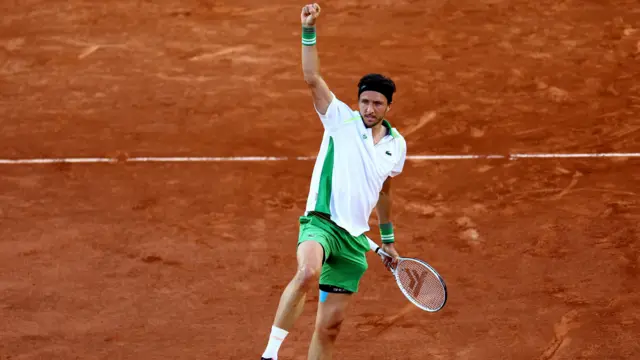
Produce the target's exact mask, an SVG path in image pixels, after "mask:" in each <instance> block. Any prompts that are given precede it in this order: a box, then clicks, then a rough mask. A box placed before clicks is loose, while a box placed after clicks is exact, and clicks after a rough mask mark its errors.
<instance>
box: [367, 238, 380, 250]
mask: <svg viewBox="0 0 640 360" xmlns="http://www.w3.org/2000/svg"><path fill="white" fill-rule="evenodd" d="M367 240H369V247H370V248H371V250H373V252H374V253H377V252H378V250H380V246H378V244H376V242H375V241H373V240H371V239H369V238H368V237H367Z"/></svg>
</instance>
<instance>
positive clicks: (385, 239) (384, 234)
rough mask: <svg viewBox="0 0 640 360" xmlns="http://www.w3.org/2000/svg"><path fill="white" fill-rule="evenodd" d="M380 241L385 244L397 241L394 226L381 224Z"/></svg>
mask: <svg viewBox="0 0 640 360" xmlns="http://www.w3.org/2000/svg"><path fill="white" fill-rule="evenodd" d="M380 239H381V240H382V243H383V244H391V243H394V242H395V241H396V239H395V236H394V235H393V224H391V223H386V224H380Z"/></svg>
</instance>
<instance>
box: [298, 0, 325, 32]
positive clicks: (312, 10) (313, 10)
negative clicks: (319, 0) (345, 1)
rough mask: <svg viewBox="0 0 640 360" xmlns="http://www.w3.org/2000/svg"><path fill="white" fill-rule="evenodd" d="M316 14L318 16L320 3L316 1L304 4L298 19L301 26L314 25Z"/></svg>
mask: <svg viewBox="0 0 640 360" xmlns="http://www.w3.org/2000/svg"><path fill="white" fill-rule="evenodd" d="M318 16H320V5H318V4H316V3H313V4H309V5H305V6H304V7H303V8H302V13H301V14H300V21H301V22H302V25H303V26H314V25H315V24H316V19H317V18H318Z"/></svg>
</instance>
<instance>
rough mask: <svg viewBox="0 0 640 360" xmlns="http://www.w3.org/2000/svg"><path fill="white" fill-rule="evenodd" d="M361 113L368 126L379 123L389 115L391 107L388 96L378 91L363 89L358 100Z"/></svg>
mask: <svg viewBox="0 0 640 360" xmlns="http://www.w3.org/2000/svg"><path fill="white" fill-rule="evenodd" d="M358 106H359V107H360V114H361V115H362V119H363V120H364V124H365V125H366V126H367V127H373V126H376V125H378V124H379V123H380V122H381V121H382V120H384V117H385V116H386V115H387V112H388V111H389V109H390V107H389V104H388V103H387V98H386V97H384V95H382V94H380V93H379V92H376V91H363V92H362V94H360V99H359V100H358Z"/></svg>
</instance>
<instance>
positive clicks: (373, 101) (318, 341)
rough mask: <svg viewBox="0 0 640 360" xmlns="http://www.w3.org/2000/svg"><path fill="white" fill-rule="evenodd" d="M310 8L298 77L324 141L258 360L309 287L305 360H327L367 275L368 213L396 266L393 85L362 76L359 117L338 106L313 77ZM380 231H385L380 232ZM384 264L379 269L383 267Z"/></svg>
mask: <svg viewBox="0 0 640 360" xmlns="http://www.w3.org/2000/svg"><path fill="white" fill-rule="evenodd" d="M319 15H320V6H318V5H317V4H311V5H306V6H304V7H303V9H302V12H301V16H300V20H301V23H302V71H303V75H304V81H305V83H306V84H307V87H308V88H309V90H310V93H311V98H312V100H313V105H314V107H315V110H316V113H317V114H318V117H319V118H320V120H321V121H322V125H323V127H324V134H323V137H322V142H321V145H320V150H319V153H318V156H317V158H316V162H315V165H314V169H313V174H312V176H311V182H310V186H309V194H308V196H307V205H306V208H305V213H304V215H303V216H301V217H300V219H299V223H300V228H299V234H298V239H297V243H296V245H297V247H296V259H297V270H296V272H295V274H294V275H293V277H292V278H291V279H290V280H289V282H288V284H287V286H286V287H285V289H284V291H283V292H282V295H281V297H280V302H279V304H278V308H277V310H276V315H275V319H274V321H273V324H272V327H271V334H270V336H269V341H268V343H267V347H266V349H265V351H264V352H263V354H262V359H264V360H269V359H271V360H277V358H278V351H279V348H280V346H281V344H282V342H283V341H284V339H285V337H286V336H287V335H288V334H289V331H290V330H291V329H292V327H293V325H294V323H295V322H296V320H297V319H298V317H299V316H300V314H301V312H302V310H303V306H304V303H305V299H306V296H307V293H308V292H309V290H310V289H312V288H313V287H315V286H317V288H316V289H319V291H320V296H319V304H318V310H317V315H316V323H315V329H314V332H313V336H312V339H311V344H310V346H309V353H308V360H321V359H322V360H329V359H331V357H332V352H333V348H334V344H335V342H336V339H337V336H338V333H339V332H340V327H341V324H342V322H343V320H344V318H345V314H346V309H347V305H348V304H349V301H350V299H351V298H352V295H353V294H354V293H356V292H357V291H358V288H359V283H360V280H361V278H362V276H363V274H364V273H365V271H366V270H367V267H368V264H367V260H366V252H367V251H369V250H370V247H369V242H368V238H367V237H366V235H365V233H366V231H368V230H369V225H368V220H369V218H370V215H371V213H372V211H373V210H374V208H375V209H376V210H377V212H378V216H379V218H380V221H381V222H380V224H381V225H380V226H381V228H380V229H381V234H382V236H383V245H382V246H383V249H384V251H386V252H387V253H389V254H390V255H391V256H392V257H393V258H394V260H393V262H395V261H397V258H398V256H399V255H398V253H397V252H396V251H395V249H394V247H393V241H392V240H393V233H392V232H391V233H389V231H388V230H389V229H390V209H391V207H390V205H391V200H390V182H389V181H388V179H389V178H390V177H392V176H396V175H398V174H400V172H401V171H402V165H403V164H404V159H405V153H406V143H405V141H404V138H403V137H402V136H401V135H400V134H399V133H398V132H397V130H396V129H395V128H393V127H392V126H391V124H390V123H389V122H388V121H387V120H386V119H385V116H386V114H387V113H388V112H389V110H390V104H391V101H392V97H393V93H394V92H395V84H394V82H393V81H392V80H391V79H389V78H387V77H385V76H383V75H381V74H367V75H365V76H363V77H362V78H361V79H360V81H359V82H358V105H359V111H356V110H352V109H351V108H350V107H349V106H348V105H347V104H345V103H344V102H342V101H340V100H338V99H337V98H336V96H335V94H333V93H332V92H331V91H330V90H329V87H328V86H327V84H326V82H325V81H324V79H323V78H322V76H321V75H320V70H319V68H320V67H319V61H318V52H317V49H316V20H317V18H318V16H319ZM383 229H386V230H384V231H383ZM390 265H391V264H390V262H387V266H390Z"/></svg>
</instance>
